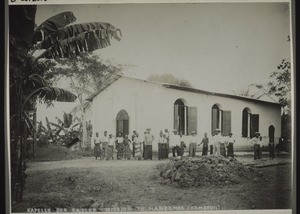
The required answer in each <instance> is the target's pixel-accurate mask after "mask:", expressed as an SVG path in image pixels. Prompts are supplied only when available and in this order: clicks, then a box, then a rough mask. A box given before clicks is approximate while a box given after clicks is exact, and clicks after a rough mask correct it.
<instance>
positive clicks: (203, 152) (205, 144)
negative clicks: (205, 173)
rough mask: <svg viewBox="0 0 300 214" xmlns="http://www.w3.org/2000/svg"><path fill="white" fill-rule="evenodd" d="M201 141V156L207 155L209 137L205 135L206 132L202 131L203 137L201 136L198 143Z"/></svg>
mask: <svg viewBox="0 0 300 214" xmlns="http://www.w3.org/2000/svg"><path fill="white" fill-rule="evenodd" d="M202 143H203V147H202V156H204V155H207V152H208V143H209V139H208V137H207V133H204V137H203V138H202V141H201V143H200V144H199V146H200V145H201V144H202Z"/></svg>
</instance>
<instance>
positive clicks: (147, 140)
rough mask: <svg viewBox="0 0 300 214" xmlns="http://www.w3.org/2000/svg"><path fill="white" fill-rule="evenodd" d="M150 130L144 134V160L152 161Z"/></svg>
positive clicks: (152, 138) (151, 136) (152, 137)
mask: <svg viewBox="0 0 300 214" xmlns="http://www.w3.org/2000/svg"><path fill="white" fill-rule="evenodd" d="M150 130H151V129H150V128H148V129H147V133H146V134H145V139H144V142H145V157H144V159H145V160H152V142H153V140H154V136H153V135H152V134H151V133H150Z"/></svg>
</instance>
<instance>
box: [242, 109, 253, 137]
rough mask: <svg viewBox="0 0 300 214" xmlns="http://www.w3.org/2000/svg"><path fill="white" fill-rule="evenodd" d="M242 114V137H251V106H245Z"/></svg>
mask: <svg viewBox="0 0 300 214" xmlns="http://www.w3.org/2000/svg"><path fill="white" fill-rule="evenodd" d="M242 114H243V115H242V137H250V136H249V135H250V117H251V111H250V109H249V108H244V109H243V113H242Z"/></svg>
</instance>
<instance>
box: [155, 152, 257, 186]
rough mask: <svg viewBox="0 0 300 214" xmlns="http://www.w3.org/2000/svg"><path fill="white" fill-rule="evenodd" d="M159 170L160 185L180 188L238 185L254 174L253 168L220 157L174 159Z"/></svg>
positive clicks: (159, 167)
mask: <svg viewBox="0 0 300 214" xmlns="http://www.w3.org/2000/svg"><path fill="white" fill-rule="evenodd" d="M157 169H158V170H159V175H160V177H159V179H158V181H159V182H160V183H162V184H168V183H172V184H176V185H178V186H179V187H191V186H196V187H199V186H208V185H229V184H237V183H240V182H241V181H242V180H245V179H246V180H247V179H250V178H251V177H253V174H254V170H253V168H251V167H247V166H244V165H243V164H242V163H241V162H239V161H238V160H236V159H235V158H224V157H223V156H220V155H211V156H202V157H198V158H190V157H185V158H182V159H173V160H170V161H169V162H166V163H163V164H160V165H158V166H157Z"/></svg>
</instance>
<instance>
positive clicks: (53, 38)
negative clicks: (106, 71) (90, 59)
mask: <svg viewBox="0 0 300 214" xmlns="http://www.w3.org/2000/svg"><path fill="white" fill-rule="evenodd" d="M121 36H122V33H121V30H120V29H118V28H115V27H114V26H113V25H111V24H109V23H103V22H92V23H84V24H76V25H70V26H67V27H64V28H62V29H59V30H57V31H56V32H54V33H52V34H50V35H49V36H47V37H46V38H45V39H44V40H43V41H42V42H41V44H40V47H41V48H42V49H47V51H45V52H44V53H43V54H42V55H41V56H39V57H38V58H37V59H39V58H41V57H45V58H62V57H70V56H75V55H78V54H79V53H81V52H91V51H94V50H97V49H101V48H105V47H107V46H110V44H111V43H110V39H111V38H114V39H116V40H118V41H120V40H121Z"/></svg>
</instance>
